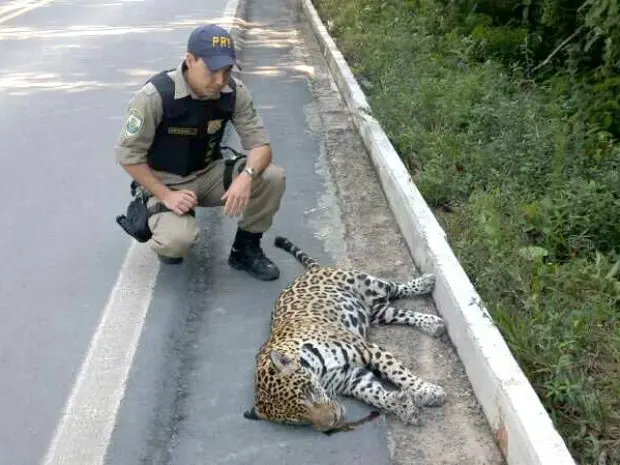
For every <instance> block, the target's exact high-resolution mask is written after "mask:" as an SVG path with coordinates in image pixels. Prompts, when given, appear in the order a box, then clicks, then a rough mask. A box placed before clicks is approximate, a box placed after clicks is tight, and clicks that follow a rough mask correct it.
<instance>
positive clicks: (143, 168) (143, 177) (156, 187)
mask: <svg viewBox="0 0 620 465" xmlns="http://www.w3.org/2000/svg"><path fill="white" fill-rule="evenodd" d="M121 166H122V167H123V168H124V169H125V171H127V173H129V175H130V176H131V177H132V178H133V179H135V180H136V181H137V182H138V183H139V184H140V185H141V186H142V187H144V188H145V189H146V190H148V191H149V192H151V193H152V194H153V195H154V196H155V197H157V198H158V199H159V200H161V201H163V200H164V197H166V194H167V193H168V192H170V189H169V188H168V186H166V185H165V184H164V183H162V182H161V181H160V180H159V179H157V178H156V177H155V175H154V174H153V172H152V171H151V168H149V166H148V165H147V164H146V163H138V164H121Z"/></svg>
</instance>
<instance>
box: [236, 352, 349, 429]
mask: <svg viewBox="0 0 620 465" xmlns="http://www.w3.org/2000/svg"><path fill="white" fill-rule="evenodd" d="M266 357H267V359H265V360H264V362H265V363H262V364H261V363H259V368H258V370H257V375H256V382H257V386H256V401H255V404H254V406H253V407H252V409H251V410H250V411H248V412H246V413H245V416H246V418H251V419H260V420H268V421H273V422H276V423H287V424H297V425H310V426H312V428H314V429H316V430H318V431H327V430H330V429H333V428H337V427H338V426H339V425H341V424H342V423H343V422H344V415H345V408H344V406H342V405H341V404H340V403H339V402H337V401H335V400H333V399H331V398H330V397H329V395H328V394H327V392H326V391H325V389H323V387H322V386H321V383H320V382H319V378H318V376H317V374H315V373H314V372H313V371H312V369H311V368H309V367H306V366H303V365H302V364H301V363H300V361H299V359H298V357H293V356H291V355H289V354H287V353H285V352H284V351H279V350H271V351H270V352H269V354H268V355H267V356H266Z"/></svg>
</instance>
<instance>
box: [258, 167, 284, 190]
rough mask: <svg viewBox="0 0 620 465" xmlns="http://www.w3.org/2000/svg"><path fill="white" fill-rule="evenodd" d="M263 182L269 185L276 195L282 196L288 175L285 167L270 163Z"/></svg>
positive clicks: (263, 175)
mask: <svg viewBox="0 0 620 465" xmlns="http://www.w3.org/2000/svg"><path fill="white" fill-rule="evenodd" d="M262 178H263V182H264V183H266V184H267V185H268V186H269V190H270V191H271V192H273V194H274V195H277V196H282V194H283V193H284V189H285V188H286V175H285V173H284V168H282V167H281V166H278V165H274V164H270V165H269V166H267V168H266V169H265V171H263V174H262Z"/></svg>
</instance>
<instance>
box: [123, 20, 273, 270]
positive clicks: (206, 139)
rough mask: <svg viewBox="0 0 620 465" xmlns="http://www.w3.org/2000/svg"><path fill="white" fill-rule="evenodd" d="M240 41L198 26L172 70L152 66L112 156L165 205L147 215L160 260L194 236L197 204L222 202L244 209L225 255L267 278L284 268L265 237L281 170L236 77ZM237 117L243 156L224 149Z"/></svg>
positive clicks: (175, 257)
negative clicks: (232, 157) (269, 253)
mask: <svg viewBox="0 0 620 465" xmlns="http://www.w3.org/2000/svg"><path fill="white" fill-rule="evenodd" d="M235 65H236V57H235V48H234V44H233V41H232V38H231V37H230V35H229V34H228V32H227V31H226V30H225V29H223V28H221V27H219V26H216V25H206V26H201V27H198V28H196V29H195V30H194V31H193V32H192V33H191V34H190V36H189V40H188V43H187V53H186V55H185V58H184V59H183V61H182V62H181V63H180V64H179V66H178V67H177V68H176V69H173V70H168V71H163V72H161V73H158V74H156V75H155V76H153V77H152V78H151V79H149V80H148V81H147V83H146V84H145V85H144V87H142V89H140V90H139V91H138V92H137V93H136V94H135V95H134V97H133V98H132V99H131V101H130V102H129V106H128V109H127V113H126V116H125V120H124V124H123V128H122V131H121V134H120V138H119V141H118V144H117V146H116V159H117V161H118V162H119V163H120V164H121V166H122V167H123V168H124V169H125V170H126V171H127V172H128V173H129V175H130V176H131V177H132V178H133V179H134V181H135V182H136V183H137V184H138V185H139V186H140V188H142V189H143V190H144V191H146V192H147V193H148V194H149V195H150V197H149V198H148V201H147V207H148V208H149V209H152V208H153V207H161V208H160V209H159V210H157V209H156V210H155V211H156V213H155V214H152V215H151V216H150V217H149V218H148V226H149V228H150V230H151V232H152V237H151V238H150V239H149V240H148V245H149V246H150V248H151V249H152V250H153V251H154V252H155V253H157V255H158V257H159V259H160V260H161V261H162V262H163V263H167V264H173V263H180V262H181V261H182V260H183V257H184V256H185V255H186V254H187V252H188V250H189V249H190V248H191V247H192V246H193V245H195V244H196V243H197V241H198V239H199V229H198V227H197V224H196V219H195V208H196V207H198V206H200V207H213V206H223V211H224V213H225V214H226V215H227V216H231V217H237V216H240V219H239V221H238V228H237V233H236V237H235V239H234V242H233V244H232V249H231V251H230V256H229V260H228V262H229V264H230V265H231V266H233V267H235V268H237V269H243V270H246V271H247V272H248V273H249V274H250V275H252V276H254V277H255V278H257V279H261V280H273V279H276V278H278V276H279V274H280V272H279V270H278V268H277V267H276V265H275V264H274V263H273V262H272V261H271V260H270V259H268V258H267V257H266V256H265V255H264V253H263V251H262V248H261V246H260V241H261V238H262V235H263V233H264V232H265V231H266V230H267V229H269V228H270V226H271V225H272V222H273V217H274V215H275V213H276V212H277V211H278V209H279V207H280V201H281V198H282V195H283V193H284V188H285V176H284V171H283V170H282V168H280V167H279V166H276V165H274V164H273V163H272V153H271V146H270V141H269V136H268V133H267V131H266V129H265V127H264V126H263V123H262V120H261V118H260V116H259V115H258V113H257V112H256V110H255V108H254V105H253V102H252V98H251V96H250V93H249V92H248V89H247V88H246V87H245V86H244V85H243V83H242V82H241V81H240V80H238V79H236V78H233V77H232V76H231V70H232V68H233V66H235ZM228 123H232V124H233V125H234V127H235V129H236V131H237V133H238V135H239V138H240V141H241V145H242V146H243V149H244V151H246V152H247V158H244V157H240V158H239V159H237V160H236V161H235V162H234V163H230V162H226V161H225V160H226V159H227V158H229V157H226V158H224V157H222V153H221V145H220V143H221V140H222V136H223V135H224V130H225V127H226V125H227V124H228Z"/></svg>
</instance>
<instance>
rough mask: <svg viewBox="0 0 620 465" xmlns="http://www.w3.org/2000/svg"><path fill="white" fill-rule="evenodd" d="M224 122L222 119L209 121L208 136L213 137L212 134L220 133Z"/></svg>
mask: <svg viewBox="0 0 620 465" xmlns="http://www.w3.org/2000/svg"><path fill="white" fill-rule="evenodd" d="M223 121H224V120H221V119H216V120H213V121H209V123H208V124H207V134H209V135H212V134H215V133H216V132H217V131H219V130H220V128H221V127H222V122H223Z"/></svg>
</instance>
